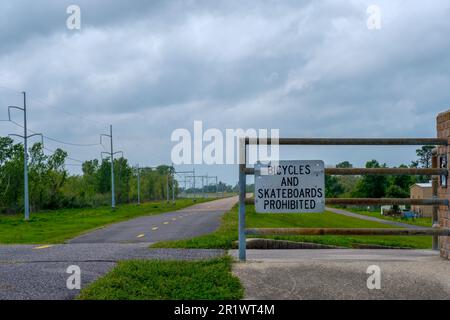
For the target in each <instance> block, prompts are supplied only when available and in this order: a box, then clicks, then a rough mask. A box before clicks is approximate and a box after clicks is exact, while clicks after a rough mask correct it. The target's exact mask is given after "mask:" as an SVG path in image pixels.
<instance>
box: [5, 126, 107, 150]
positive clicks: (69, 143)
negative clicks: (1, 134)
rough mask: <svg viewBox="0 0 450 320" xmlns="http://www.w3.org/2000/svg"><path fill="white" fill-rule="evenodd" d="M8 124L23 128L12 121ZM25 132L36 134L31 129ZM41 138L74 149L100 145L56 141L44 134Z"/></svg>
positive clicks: (98, 144)
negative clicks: (73, 147)
mask: <svg viewBox="0 0 450 320" xmlns="http://www.w3.org/2000/svg"><path fill="white" fill-rule="evenodd" d="M10 122H11V123H13V124H14V125H16V126H18V127H20V128H23V126H22V125H21V124H20V123H17V122H16V121H14V120H10ZM27 131H29V132H31V133H36V132H35V131H33V130H31V129H27ZM42 136H43V137H44V138H45V139H47V140H50V141H53V142H57V143H61V144H65V145H68V146H75V147H95V146H100V145H101V144H100V143H73V142H66V141H62V140H59V139H56V138H52V137H49V136H47V135H44V134H43V135H42Z"/></svg>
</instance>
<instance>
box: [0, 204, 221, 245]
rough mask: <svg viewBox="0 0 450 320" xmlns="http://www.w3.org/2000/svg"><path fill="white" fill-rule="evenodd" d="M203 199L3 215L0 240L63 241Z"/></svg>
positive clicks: (14, 241) (4, 242)
mask: <svg viewBox="0 0 450 320" xmlns="http://www.w3.org/2000/svg"><path fill="white" fill-rule="evenodd" d="M209 200H213V199H209ZM203 201H208V200H204V199H197V201H196V202H193V200H192V199H179V200H177V202H176V204H175V205H173V204H172V203H167V202H166V201H157V202H147V203H143V204H141V205H140V206H137V205H135V204H126V205H120V206H118V207H117V208H116V209H114V210H113V209H111V208H110V207H99V208H84V209H62V210H52V211H46V212H39V213H31V218H30V220H29V221H25V220H24V219H23V215H0V244H26V243H28V244H51V243H61V242H64V241H65V240H68V239H71V238H73V237H75V236H77V235H79V234H81V233H83V232H86V231H89V230H92V229H95V228H99V227H101V226H105V225H108V224H111V223H115V222H120V221H124V220H128V219H132V218H135V217H139V216H143V215H156V214H160V213H164V212H169V211H173V210H178V209H181V208H185V207H187V206H190V205H193V204H195V203H200V202H203Z"/></svg>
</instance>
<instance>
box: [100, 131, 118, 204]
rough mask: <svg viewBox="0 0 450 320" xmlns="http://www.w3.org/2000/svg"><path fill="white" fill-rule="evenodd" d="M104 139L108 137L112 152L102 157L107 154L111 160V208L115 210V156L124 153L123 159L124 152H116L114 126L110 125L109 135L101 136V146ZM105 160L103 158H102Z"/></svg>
mask: <svg viewBox="0 0 450 320" xmlns="http://www.w3.org/2000/svg"><path fill="white" fill-rule="evenodd" d="M102 137H108V138H109V139H110V152H102V153H101V154H102V156H103V154H104V153H105V154H107V155H109V157H110V159H111V208H113V209H114V208H115V207H116V195H115V186H114V155H115V154H117V153H122V157H123V152H122V151H117V152H114V142H113V140H114V139H113V130H112V125H109V134H101V135H100V144H101V143H102ZM102 159H103V157H102Z"/></svg>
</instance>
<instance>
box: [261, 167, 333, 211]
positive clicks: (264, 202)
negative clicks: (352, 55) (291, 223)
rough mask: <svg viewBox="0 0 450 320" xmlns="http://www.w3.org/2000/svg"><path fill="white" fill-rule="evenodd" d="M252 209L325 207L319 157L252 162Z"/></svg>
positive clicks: (307, 209)
mask: <svg viewBox="0 0 450 320" xmlns="http://www.w3.org/2000/svg"><path fill="white" fill-rule="evenodd" d="M255 208H256V212H259V213H304V212H323V211H324V210H325V170H324V163H323V161H320V160H313V161H307V160H296V161H279V162H276V163H273V164H271V163H268V164H262V163H257V164H256V165H255Z"/></svg>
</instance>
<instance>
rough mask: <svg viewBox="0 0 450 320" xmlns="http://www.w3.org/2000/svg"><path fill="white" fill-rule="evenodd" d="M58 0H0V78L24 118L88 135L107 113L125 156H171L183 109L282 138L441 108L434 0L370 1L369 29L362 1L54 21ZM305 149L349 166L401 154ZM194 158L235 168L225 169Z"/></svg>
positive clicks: (445, 99)
mask: <svg viewBox="0 0 450 320" xmlns="http://www.w3.org/2000/svg"><path fill="white" fill-rule="evenodd" d="M69 4H72V3H71V1H58V2H55V1H50V0H48V1H39V2H33V3H31V2H29V1H3V2H2V3H1V4H0V41H1V43H2V46H1V48H0V70H1V73H0V86H7V87H12V88H16V89H18V90H26V91H27V92H28V94H29V97H30V103H29V108H30V127H31V128H33V129H34V130H36V131H43V132H45V133H46V134H48V135H50V136H53V137H57V138H59V139H61V140H65V141H74V142H80V141H81V142H92V141H94V142H96V141H97V140H98V134H99V133H100V132H103V131H104V130H105V129H106V128H107V124H109V123H113V125H114V129H115V133H116V137H117V138H116V142H117V145H118V148H121V149H124V151H126V155H127V157H129V158H130V159H131V161H134V162H137V161H139V162H140V163H142V164H145V163H147V164H155V163H160V162H168V161H170V149H171V147H172V143H171V142H170V134H171V132H172V131H173V130H174V129H176V128H180V127H183V128H188V129H192V125H193V121H194V120H203V121H204V123H205V127H217V128H220V129H225V128H238V127H241V128H279V129H280V133H281V135H284V136H290V137H292V136H299V137H303V136H305V137H313V136H319V137H324V136H331V137H332V136H339V137H342V136H354V137H364V136H368V137H377V136H386V137H389V136H434V135H435V131H434V118H435V116H436V114H437V113H438V112H440V111H442V110H444V109H446V108H448V107H449V106H450V103H449V101H450V91H449V90H448V88H449V85H450V74H449V73H450V57H449V55H448V52H449V49H450V44H449V42H448V41H447V39H448V34H449V33H450V21H449V20H448V16H449V13H450V4H449V3H448V2H447V1H435V2H433V3H432V4H424V3H423V2H420V1H417V0H416V1H408V2H405V1H400V0H397V1H378V5H379V6H380V8H381V12H382V28H381V30H376V31H372V30H368V29H367V27H366V19H367V14H366V9H367V7H368V6H369V5H370V4H372V3H370V2H368V1H330V0H328V1H325V0H324V1H283V2H281V1H259V2H246V3H242V2H238V1H214V2H213V1H133V2H132V3H130V2H127V1H96V2H93V1H78V3H77V4H79V5H80V7H81V13H82V29H81V31H71V30H67V28H66V27H65V20H66V18H67V14H66V12H65V9H66V7H67V6H68V5H69ZM0 96H1V97H0V102H1V103H3V104H6V103H9V102H8V101H14V103H20V97H19V98H18V94H13V93H11V92H10V91H8V90H6V89H2V88H1V87H0ZM16 101H18V102H16ZM0 112H1V108H0ZM1 114H2V113H0V115H1ZM72 115H75V116H72ZM80 116H81V117H82V118H80ZM0 118H2V117H1V116H0ZM85 119H90V120H89V121H87V120H85ZM11 129H12V128H11V127H6V126H3V125H2V127H1V130H0V133H1V134H5V133H7V132H9V131H10V130H11ZM49 144H50V146H51V147H53V148H56V147H58V146H59V145H58V144H56V143H51V142H49ZM64 148H66V149H69V152H70V154H71V155H73V157H76V158H81V159H87V158H92V157H98V153H99V151H101V150H98V148H97V149H96V148H73V147H68V146H64ZM315 150H316V149H314V150H312V149H311V150H310V149H308V151H309V152H310V154H309V155H314V156H316V157H318V158H322V159H325V160H326V161H327V162H328V163H335V162H337V161H339V160H347V159H348V160H353V162H356V163H359V164H360V165H361V164H363V162H364V161H365V160H368V159H369V157H377V158H379V159H380V160H381V161H387V162H389V163H392V164H398V163H401V162H407V163H408V162H409V161H410V160H411V157H412V156H414V154H413V151H414V150H409V151H407V152H392V151H391V150H387V151H382V150H378V149H377V152H376V153H372V152H370V151H367V152H366V153H349V152H348V151H345V152H343V151H339V150H333V153H332V154H331V153H329V152H326V151H323V150H320V149H317V150H319V151H315ZM286 156H296V157H299V156H303V154H301V153H300V154H298V155H295V152H294V151H289V152H288V151H286ZM204 170H205V171H209V172H211V173H214V172H216V173H220V174H221V175H222V178H223V179H226V180H227V181H229V182H231V181H235V180H236V176H235V172H234V171H233V170H234V168H230V167H226V168H225V169H222V168H204Z"/></svg>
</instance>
